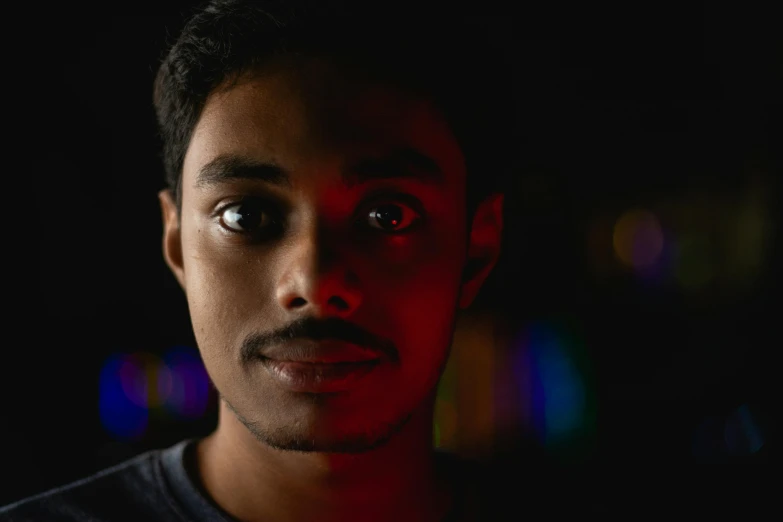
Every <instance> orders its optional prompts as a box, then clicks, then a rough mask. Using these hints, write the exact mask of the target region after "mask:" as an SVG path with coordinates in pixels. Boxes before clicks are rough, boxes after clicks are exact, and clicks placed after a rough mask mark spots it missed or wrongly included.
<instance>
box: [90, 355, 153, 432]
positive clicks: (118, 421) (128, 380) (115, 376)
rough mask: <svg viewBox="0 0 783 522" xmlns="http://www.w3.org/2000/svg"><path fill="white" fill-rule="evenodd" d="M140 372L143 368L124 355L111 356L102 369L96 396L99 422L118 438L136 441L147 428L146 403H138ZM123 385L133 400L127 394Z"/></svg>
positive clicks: (141, 372)
mask: <svg viewBox="0 0 783 522" xmlns="http://www.w3.org/2000/svg"><path fill="white" fill-rule="evenodd" d="M140 375H143V369H142V368H141V367H140V366H139V365H138V364H137V362H136V361H135V360H133V358H132V357H130V356H128V355H126V354H114V355H111V356H110V357H109V358H108V359H107V360H106V361H105V362H104V364H103V367H102V368H101V372H100V375H99V395H98V410H99V416H100V421H101V425H102V426H103V428H104V429H105V430H106V431H107V432H108V433H109V434H110V435H112V436H113V437H115V438H117V439H120V440H135V439H138V438H140V437H142V436H143V435H144V434H145V433H146V431H147V427H148V423H149V412H148V410H147V408H146V407H145V406H143V405H139V404H138V402H139V399H140V396H139V395H138V390H137V387H138V384H137V381H138V379H140V377H139V376H140ZM123 384H125V386H124V385H123ZM126 387H128V389H129V390H130V392H131V393H130V395H131V396H133V397H135V399H136V400H135V401H134V400H131V398H130V397H129V394H128V393H127V392H126V389H125V388H126Z"/></svg>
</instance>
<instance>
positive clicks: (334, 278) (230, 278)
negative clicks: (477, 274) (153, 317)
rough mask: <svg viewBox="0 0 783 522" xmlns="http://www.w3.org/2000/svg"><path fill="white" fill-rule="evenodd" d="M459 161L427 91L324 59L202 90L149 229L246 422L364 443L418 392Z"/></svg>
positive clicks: (344, 444)
mask: <svg viewBox="0 0 783 522" xmlns="http://www.w3.org/2000/svg"><path fill="white" fill-rule="evenodd" d="M465 176H466V173H465V165H464V159H463V156H462V154H461V152H460V149H459V147H458V145H457V143H456V141H455V139H454V137H453V135H452V133H451V132H450V130H449V129H448V127H447V125H446V124H445V122H444V121H442V120H441V118H440V116H439V115H438V113H437V112H436V111H435V110H434V108H433V107H432V105H431V104H429V103H428V102H427V101H426V100H424V99H422V98H419V97H415V96H413V95H410V94H405V93H404V92H402V91H400V90H395V89H392V88H384V87H382V86H378V85H372V84H369V83H364V82H361V81H359V80H357V79H356V78H354V79H351V78H350V77H349V76H348V75H345V74H342V73H341V72H340V71H337V70H336V69H334V68H332V67H329V66H326V65H324V64H323V63H320V64H319V63H318V62H311V63H309V64H300V65H299V66H297V67H296V68H277V69H270V70H267V71H265V72H263V73H259V74H257V75H254V76H252V77H245V78H243V79H241V80H240V81H239V82H238V83H236V84H235V85H233V86H230V87H227V88H225V89H221V90H219V91H217V92H215V93H213V94H212V95H211V96H210V97H209V99H208V100H207V103H206V105H205V107H204V110H203V113H202V115H201V118H200V120H199V121H198V123H197V125H196V128H195V130H194V133H193V135H192V138H191V142H190V145H189V148H188V150H187V154H186V156H185V160H184V167H183V172H182V210H181V216H180V223H179V225H177V224H176V220H175V219H172V213H173V212H175V211H174V210H173V207H172V203H171V201H170V199H165V197H162V201H163V207H164V215H165V216H168V217H166V240H165V243H164V244H165V245H166V246H165V249H166V257H167V261H168V262H169V265H170V266H171V267H172V269H173V270H174V273H175V275H176V276H177V278H178V279H179V281H180V283H181V284H182V286H183V288H184V290H185V293H186V295H187V300H188V305H189V309H190V314H191V319H192V323H193V328H194V333H195V337H196V340H197V342H198V346H199V349H200V351H201V354H202V357H203V359H204V363H205V366H206V368H207V371H208V373H209V375H210V377H211V378H212V380H213V382H214V384H215V386H216V388H217V389H218V391H219V392H220V395H221V397H222V398H223V399H224V400H225V401H226V402H227V404H228V405H230V407H231V409H232V410H233V411H234V412H235V413H236V414H237V416H238V418H240V419H241V420H242V422H243V423H244V424H245V425H246V426H247V427H248V428H249V429H250V431H251V432H252V433H253V434H254V435H255V436H256V437H257V438H259V439H260V440H262V441H264V442H266V443H268V444H270V445H272V446H275V447H279V448H287V449H304V450H317V451H362V450H366V449H369V448H371V447H373V446H375V445H377V444H378V443H380V442H382V441H384V440H386V439H387V438H388V436H389V435H390V434H391V433H393V432H394V431H395V429H397V428H399V427H401V426H402V425H403V424H404V422H405V420H406V419H407V418H409V417H410V415H411V414H413V412H415V411H416V410H417V408H420V407H421V406H422V404H425V403H426V402H427V400H428V399H429V398H430V397H431V396H432V393H433V391H434V389H435V387H436V385H437V381H438V378H439V376H440V372H441V370H442V367H443V365H444V363H445V360H446V358H447V354H448V349H449V346H450V344H451V338H452V333H453V326H454V319H455V311H456V308H457V305H458V301H459V299H460V293H461V291H463V292H464V288H463V286H464V285H463V280H462V275H463V268H464V267H465V261H466V254H467V250H466V249H467V247H468V243H467V240H468V237H469V236H468V233H467V227H466V209H465V181H466V178H465Z"/></svg>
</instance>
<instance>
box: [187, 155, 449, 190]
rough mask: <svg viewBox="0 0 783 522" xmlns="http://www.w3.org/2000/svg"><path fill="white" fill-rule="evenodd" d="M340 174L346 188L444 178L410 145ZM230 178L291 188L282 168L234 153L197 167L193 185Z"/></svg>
mask: <svg viewBox="0 0 783 522" xmlns="http://www.w3.org/2000/svg"><path fill="white" fill-rule="evenodd" d="M342 177H343V183H344V184H345V186H346V187H348V188H353V187H356V186H358V185H361V184H364V183H368V182H371V181H373V180H383V179H414V180H418V181H420V182H422V183H427V184H442V183H443V181H444V179H443V172H442V171H441V169H440V167H438V164H437V163H436V162H435V160H433V159H432V158H430V157H429V156H427V155H425V154H422V153H421V152H419V151H418V150H416V149H413V148H410V147H406V148H401V149H396V150H394V151H392V153H390V154H387V155H384V156H381V157H377V158H364V159H362V160H360V161H358V162H356V163H355V164H353V165H350V166H349V167H348V169H347V170H346V171H345V172H343V176H342ZM234 180H252V181H262V182H265V183H268V184H270V185H276V186H279V187H285V188H291V178H290V175H289V174H288V172H286V170H285V169H283V168H282V167H280V166H278V165H275V164H274V163H266V162H263V161H258V160H255V159H250V158H247V157H243V156H238V155H234V154H223V155H220V156H218V157H216V158H215V159H213V160H211V161H210V162H209V163H207V164H206V165H204V166H203V167H201V169H199V173H198V176H197V178H196V187H197V188H206V187H209V186H214V185H220V184H224V183H229V182H231V181H234Z"/></svg>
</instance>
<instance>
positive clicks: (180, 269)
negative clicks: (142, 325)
mask: <svg viewBox="0 0 783 522" xmlns="http://www.w3.org/2000/svg"><path fill="white" fill-rule="evenodd" d="M158 200H159V201H160V209H161V213H162V217H163V258H164V259H165V260H166V264H167V265H168V267H169V268H170V269H171V271H172V273H173V274H174V277H176V278H177V281H178V282H179V285H180V286H181V287H182V289H183V290H184V289H185V269H184V265H183V263H182V235H181V230H180V219H179V212H178V211H177V204H176V203H175V201H174V197H173V195H172V193H171V191H170V190H168V189H164V190H161V191H160V192H158Z"/></svg>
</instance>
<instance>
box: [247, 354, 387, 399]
mask: <svg viewBox="0 0 783 522" xmlns="http://www.w3.org/2000/svg"><path fill="white" fill-rule="evenodd" d="M260 355H261V363H262V366H263V367H264V369H265V370H266V371H267V372H268V373H269V375H270V376H271V377H272V378H273V379H274V380H275V382H277V383H278V384H279V385H281V386H282V387H283V388H285V389H287V390H289V391H293V392H302V393H335V392H345V391H348V390H350V389H351V388H353V387H354V386H356V385H357V384H358V383H359V382H360V381H361V380H362V379H363V378H364V377H365V376H367V375H368V374H369V373H371V372H372V371H373V370H374V369H375V368H376V367H377V366H378V365H379V364H380V363H381V361H382V359H383V357H382V354H380V353H379V352H377V351H374V350H370V349H368V348H365V347H362V346H358V345H354V344H350V343H343V342H335V341H300V342H292V343H284V344H278V345H274V346H270V347H268V348H267V349H265V350H263V352H262V353H261V354H260Z"/></svg>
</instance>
